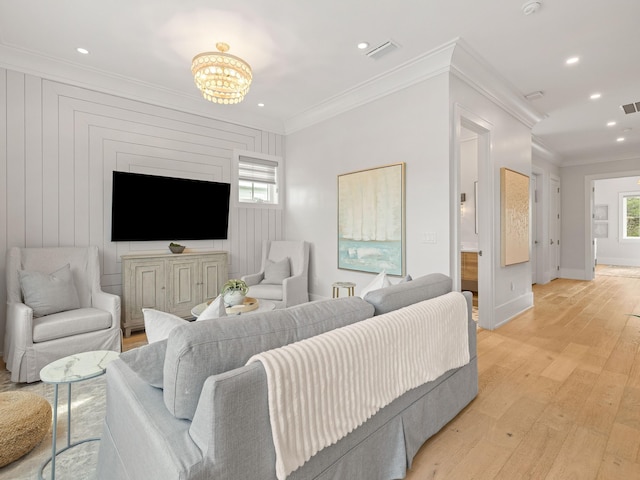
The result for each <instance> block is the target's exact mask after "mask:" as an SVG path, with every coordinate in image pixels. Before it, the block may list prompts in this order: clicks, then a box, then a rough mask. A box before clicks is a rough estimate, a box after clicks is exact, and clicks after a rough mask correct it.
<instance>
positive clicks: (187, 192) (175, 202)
mask: <svg viewBox="0 0 640 480" xmlns="http://www.w3.org/2000/svg"><path fill="white" fill-rule="evenodd" d="M230 191H231V186H230V185H229V184H228V183H220V182H210V181H204V180H190V179H184V178H174V177H162V176H157V175H143V174H140V173H129V172H118V171H114V172H113V197H112V202H111V240H112V241H114V242H121V241H149V240H165V241H173V240H220V239H226V238H227V229H228V225H229V194H230Z"/></svg>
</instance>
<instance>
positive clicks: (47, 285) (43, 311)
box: [18, 264, 80, 317]
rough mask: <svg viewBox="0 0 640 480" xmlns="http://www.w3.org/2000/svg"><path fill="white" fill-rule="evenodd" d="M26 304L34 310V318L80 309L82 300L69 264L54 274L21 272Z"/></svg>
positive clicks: (21, 283) (23, 296)
mask: <svg viewBox="0 0 640 480" xmlns="http://www.w3.org/2000/svg"><path fill="white" fill-rule="evenodd" d="M18 275H19V276H20V288H21V289H22V298H23V299H24V303H25V304H26V305H28V306H29V307H31V309H33V316H34V317H44V316H45V315H52V314H54V313H59V312H65V311H67V310H74V309H76V308H80V298H79V297H78V291H77V290H76V285H75V283H73V274H72V273H71V267H70V266H69V264H67V265H65V266H64V267H62V268H59V269H58V270H56V271H55V272H53V273H49V274H47V273H42V272H30V271H27V270H19V271H18Z"/></svg>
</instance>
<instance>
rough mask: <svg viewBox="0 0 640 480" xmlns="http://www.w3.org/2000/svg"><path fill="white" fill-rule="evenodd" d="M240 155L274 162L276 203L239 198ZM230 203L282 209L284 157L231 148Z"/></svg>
mask: <svg viewBox="0 0 640 480" xmlns="http://www.w3.org/2000/svg"><path fill="white" fill-rule="evenodd" d="M240 157H247V158H255V159H256V160H266V161H270V162H276V163H277V164H278V166H277V167H276V168H277V170H276V183H275V185H276V188H277V189H278V202H277V203H255V202H242V201H240V198H239V181H240V172H239V166H240ZM231 177H232V182H231V196H232V199H231V204H232V205H234V206H235V207H236V208H238V207H239V208H261V209H270V210H282V208H283V206H284V159H283V158H282V157H280V156H277V155H268V154H266V153H260V152H251V151H248V150H235V149H234V150H233V165H232V166H231Z"/></svg>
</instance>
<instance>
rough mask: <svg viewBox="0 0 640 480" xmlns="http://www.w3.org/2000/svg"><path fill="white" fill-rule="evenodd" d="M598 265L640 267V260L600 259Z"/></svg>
mask: <svg viewBox="0 0 640 480" xmlns="http://www.w3.org/2000/svg"><path fill="white" fill-rule="evenodd" d="M598 265H615V266H619V267H640V258H616V257H598Z"/></svg>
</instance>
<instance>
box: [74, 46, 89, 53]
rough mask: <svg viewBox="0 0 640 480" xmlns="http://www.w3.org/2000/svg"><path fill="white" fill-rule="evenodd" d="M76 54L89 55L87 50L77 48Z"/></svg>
mask: <svg viewBox="0 0 640 480" xmlns="http://www.w3.org/2000/svg"><path fill="white" fill-rule="evenodd" d="M76 52H78V53H81V54H83V55H89V50H87V49H86V48H82V47H78V48H76Z"/></svg>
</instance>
